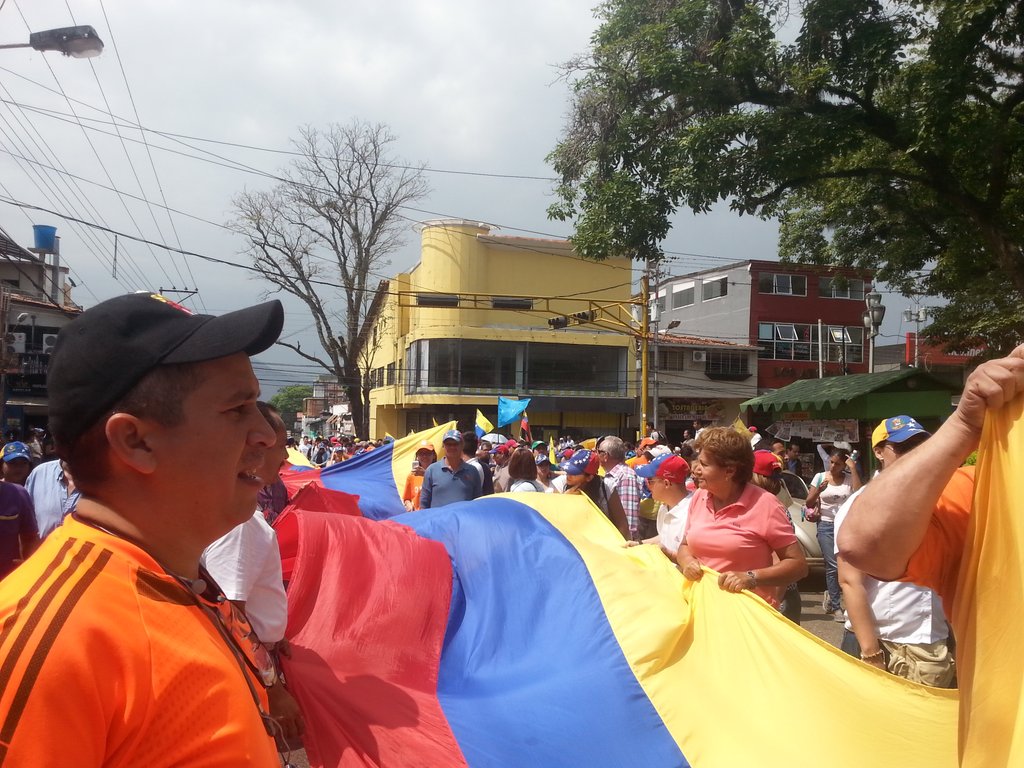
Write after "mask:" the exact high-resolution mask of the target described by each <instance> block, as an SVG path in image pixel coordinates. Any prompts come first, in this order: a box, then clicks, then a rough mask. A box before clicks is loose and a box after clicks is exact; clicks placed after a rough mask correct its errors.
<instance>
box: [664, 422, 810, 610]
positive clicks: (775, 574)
mask: <svg viewBox="0 0 1024 768" xmlns="http://www.w3.org/2000/svg"><path fill="white" fill-rule="evenodd" d="M697 448H698V449H699V450H700V454H699V455H698V456H697V461H696V463H695V464H694V466H693V476H694V478H695V479H696V480H697V482H698V484H699V487H698V489H697V491H696V493H695V494H694V496H693V499H692V501H691V502H690V512H689V518H688V520H687V523H686V531H685V533H684V535H683V540H682V543H681V544H680V546H679V551H678V553H677V555H676V562H677V563H678V564H679V569H680V570H681V571H682V572H683V575H684V576H685V577H686V578H688V579H690V580H691V581H699V580H700V579H701V577H702V576H703V575H704V572H703V567H704V566H706V567H708V568H711V569H713V570H715V571H718V573H719V576H718V586H719V587H721V588H722V589H724V590H726V591H727V592H741V591H743V590H745V589H748V590H751V591H752V592H755V593H756V594H758V595H760V596H761V597H762V598H763V599H764V600H765V601H766V602H767V603H769V604H770V605H771V606H772V607H774V608H778V607H779V599H778V589H776V587H786V586H788V585H790V584H792V583H793V582H794V581H799V580H800V579H802V578H803V577H804V576H806V575H807V560H806V559H805V558H804V555H803V552H802V551H801V549H800V544H799V542H798V541H797V538H796V533H795V532H794V531H793V524H792V523H791V522H790V521H789V518H788V517H787V515H786V510H785V509H783V507H782V504H781V503H780V502H779V500H778V498H776V497H775V496H774V495H773V494H771V493H769V492H768V491H765V490H763V489H761V488H758V487H757V486H756V485H754V484H753V483H751V482H750V480H751V477H752V476H753V473H754V451H753V449H752V448H751V446H750V440H749V438H747V437H744V436H743V435H741V434H740V433H739V432H737V431H736V430H734V429H733V428H732V427H712V428H708V429H705V430H704V431H703V432H702V433H701V436H700V437H699V438H698V439H697ZM773 553H774V554H775V555H777V556H778V559H779V562H778V563H773V562H772V561H773V558H772V554H773Z"/></svg>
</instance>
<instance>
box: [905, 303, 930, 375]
mask: <svg viewBox="0 0 1024 768" xmlns="http://www.w3.org/2000/svg"><path fill="white" fill-rule="evenodd" d="M927 319H928V308H927V307H922V306H921V305H920V304H918V303H917V301H916V300H915V301H914V308H913V309H904V310H903V322H905V323H909V322H913V323H914V367H915V368H917V367H918V364H919V362H920V339H921V323H923V322H925V321H926V320H927Z"/></svg>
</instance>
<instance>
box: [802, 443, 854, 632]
mask: <svg viewBox="0 0 1024 768" xmlns="http://www.w3.org/2000/svg"><path fill="white" fill-rule="evenodd" d="M860 486H861V479H860V472H859V471H858V470H857V462H856V461H854V460H853V459H852V458H851V457H850V454H849V453H847V452H846V451H844V450H842V449H841V448H836V449H834V450H833V451H832V454H831V455H830V456H829V461H828V470H827V471H825V472H819V473H818V474H816V475H815V476H814V479H812V480H811V488H810V490H809V491H808V493H807V506H808V507H814V506H815V505H818V506H819V511H820V514H821V518H820V519H819V520H818V544H819V545H820V546H821V556H822V558H823V559H824V560H825V586H826V587H827V589H828V591H827V593H826V596H825V612H826V613H831V614H832V616H833V618H835V620H836V621H838V622H843V623H845V621H846V616H845V614H844V613H843V609H842V606H841V604H840V599H841V598H842V592H841V590H840V588H839V571H838V568H837V566H836V556H835V549H836V542H835V519H836V513H838V512H839V508H840V507H842V506H843V504H845V503H846V500H847V499H849V498H850V497H851V496H852V495H853V494H854V492H855V491H857V490H858V489H859V488H860Z"/></svg>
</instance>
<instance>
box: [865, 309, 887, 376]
mask: <svg viewBox="0 0 1024 768" xmlns="http://www.w3.org/2000/svg"><path fill="white" fill-rule="evenodd" d="M864 303H865V304H866V305H867V309H865V310H864V314H863V315H862V318H863V320H864V327H865V328H866V329H867V331H868V373H874V372H875V337H876V336H877V335H878V331H879V330H880V329H881V327H882V320H883V319H884V318H885V307H883V306H882V294H880V293H877V292H875V291H872V292H871V293H868V294H867V295H865V296H864Z"/></svg>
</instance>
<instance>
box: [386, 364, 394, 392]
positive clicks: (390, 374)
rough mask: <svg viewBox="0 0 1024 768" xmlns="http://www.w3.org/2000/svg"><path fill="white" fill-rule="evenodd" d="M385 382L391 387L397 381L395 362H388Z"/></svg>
mask: <svg viewBox="0 0 1024 768" xmlns="http://www.w3.org/2000/svg"><path fill="white" fill-rule="evenodd" d="M384 383H385V384H387V385H388V386H389V387H390V386H392V385H393V384H394V383H395V364H394V363H388V367H387V370H386V371H385V377H384Z"/></svg>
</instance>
